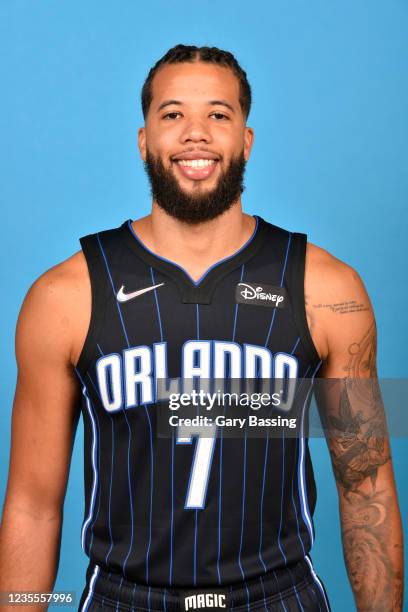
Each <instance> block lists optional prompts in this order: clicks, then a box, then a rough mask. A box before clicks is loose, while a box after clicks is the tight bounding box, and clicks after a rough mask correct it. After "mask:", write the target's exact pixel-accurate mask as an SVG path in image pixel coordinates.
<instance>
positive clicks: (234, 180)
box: [144, 151, 246, 224]
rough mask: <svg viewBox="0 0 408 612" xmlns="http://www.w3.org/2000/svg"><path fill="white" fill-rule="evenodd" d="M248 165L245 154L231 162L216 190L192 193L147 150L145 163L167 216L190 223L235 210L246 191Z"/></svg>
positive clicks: (157, 199) (155, 192) (155, 195)
mask: <svg viewBox="0 0 408 612" xmlns="http://www.w3.org/2000/svg"><path fill="white" fill-rule="evenodd" d="M217 163H219V162H217ZM245 165H246V162H245V158H244V153H243V151H242V152H241V153H240V155H238V156H237V157H235V158H232V159H231V162H230V163H229V165H228V168H227V169H226V170H225V172H223V173H222V174H221V175H220V177H219V179H218V181H217V184H216V185H215V187H214V188H213V189H211V190H210V191H203V192H202V193H197V194H190V193H187V192H186V191H184V190H183V189H182V188H181V187H180V185H179V183H178V181H177V179H176V177H175V176H174V174H173V172H172V171H171V170H168V169H167V168H165V167H164V164H163V162H162V160H161V159H160V158H159V157H155V156H154V155H152V154H151V153H150V152H149V151H147V154H146V161H145V163H144V166H145V170H146V172H147V175H148V177H149V182H150V187H151V193H152V196H153V199H154V200H155V201H156V202H157V204H158V205H159V206H160V208H162V209H163V210H164V211H165V212H166V213H168V214H169V215H171V216H172V217H174V218H176V219H178V220H179V221H185V222H186V223H190V224H197V223H202V222H203V221H210V220H211V219H215V217H218V216H219V215H221V214H222V213H223V212H225V211H226V210H228V209H229V208H231V206H232V205H233V204H234V202H236V201H237V200H238V198H239V197H240V195H241V193H242V192H243V191H244V188H245V187H244V183H243V181H244V172H245Z"/></svg>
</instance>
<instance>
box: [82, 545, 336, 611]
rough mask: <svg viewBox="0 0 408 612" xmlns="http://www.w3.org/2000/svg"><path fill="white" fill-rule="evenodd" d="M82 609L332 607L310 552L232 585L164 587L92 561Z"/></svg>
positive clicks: (171, 609) (178, 609) (212, 609)
mask: <svg viewBox="0 0 408 612" xmlns="http://www.w3.org/2000/svg"><path fill="white" fill-rule="evenodd" d="M78 609H79V610H80V611H81V612H96V611H98V610H102V609H106V610H116V611H119V610H126V611H128V612H132V611H133V612H139V611H143V612H145V611H146V612H147V611H151V612H156V611H159V612H185V611H187V612H189V611H190V610H193V611H197V612H210V611H211V612H218V611H219V612H221V611H222V610H235V612H238V611H239V612H245V611H248V612H252V611H253V610H266V611H267V612H275V611H276V612H278V610H279V611H280V612H295V611H296V612H298V611H299V610H300V611H304V612H312V611H313V612H318V611H320V612H327V611H328V610H330V605H329V601H328V598H327V595H326V592H325V589H324V587H323V584H322V582H321V580H320V579H319V578H318V577H317V575H316V573H315V571H314V569H313V566H312V563H311V561H310V559H309V558H308V557H306V558H305V560H303V561H300V562H299V563H297V564H295V565H293V566H286V567H285V568H283V569H277V570H276V571H272V572H268V573H266V574H262V576H259V577H258V578H254V579H251V580H247V581H246V582H241V583H237V584H234V585H231V586H229V587H228V586H223V587H218V586H217V587H214V588H211V587H205V588H202V589H201V588H199V587H198V588H197V587H196V588H193V589H190V588H182V589H179V588H158V587H153V586H152V587H148V586H144V585H139V584H135V583H133V582H128V581H126V580H125V579H124V578H123V577H121V576H120V575H118V574H112V573H109V572H105V571H103V570H102V569H101V568H100V567H99V566H98V565H94V564H92V563H91V564H90V565H89V566H88V570H87V573H86V586H85V589H84V591H83V593H82V597H81V601H80V604H79V608H78Z"/></svg>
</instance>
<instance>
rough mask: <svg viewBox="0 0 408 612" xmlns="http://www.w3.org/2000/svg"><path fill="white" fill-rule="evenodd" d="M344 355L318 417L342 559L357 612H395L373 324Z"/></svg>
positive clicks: (397, 576)
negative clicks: (381, 485)
mask: <svg viewBox="0 0 408 612" xmlns="http://www.w3.org/2000/svg"><path fill="white" fill-rule="evenodd" d="M348 353H349V356H348V361H347V363H346V364H345V366H344V370H345V373H346V375H345V377H344V378H342V379H340V380H339V381H336V382H335V385H334V387H336V391H335V393H334V394H331V397H330V399H329V400H328V402H327V406H325V412H324V413H323V415H322V418H323V422H324V426H325V428H326V434H327V436H328V444H329V448H330V451H331V457H332V462H333V469H334V473H335V476H336V481H337V484H338V488H339V496H340V503H341V508H342V538H343V548H344V553H345V559H346V563H347V568H348V573H349V577H350V582H351V585H352V587H353V591H354V594H355V597H356V601H357V604H358V610H361V611H363V610H364V611H366V610H367V611H368V610H369V611H370V612H373V611H377V610H378V611H380V610H381V612H387V611H391V610H392V611H394V610H396V611H399V610H401V609H402V592H403V587H402V584H403V583H402V572H401V571H400V568H399V567H398V563H397V564H395V562H393V557H394V558H395V557H398V555H395V553H396V552H397V551H396V550H395V547H397V548H398V547H402V544H401V542H400V540H399V539H398V537H396V536H395V531H394V532H393V529H392V527H393V517H395V512H394V510H395V508H394V507H393V505H394V504H395V499H394V498H393V496H392V495H391V494H390V493H389V492H388V491H386V490H385V491H383V490H378V486H377V477H378V470H379V468H380V467H381V466H383V465H385V464H386V463H387V462H389V461H390V452H389V445H388V440H387V436H388V434H387V426H386V421H385V416H384V409H383V404H382V398H381V392H380V388H379V383H378V379H377V372H376V328H375V322H373V323H372V325H371V326H370V327H369V329H368V330H367V332H366V333H365V334H364V336H363V337H362V338H361V340H360V341H359V342H356V343H353V344H351V345H350V346H349V347H348ZM333 398H334V401H333ZM393 546H394V552H392V550H391V549H392V548H393Z"/></svg>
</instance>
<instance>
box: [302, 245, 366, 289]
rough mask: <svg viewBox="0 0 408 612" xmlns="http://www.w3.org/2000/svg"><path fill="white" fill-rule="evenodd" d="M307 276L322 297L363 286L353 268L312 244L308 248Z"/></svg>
mask: <svg viewBox="0 0 408 612" xmlns="http://www.w3.org/2000/svg"><path fill="white" fill-rule="evenodd" d="M305 274H306V275H307V280H308V281H309V283H312V284H313V287H314V288H315V290H316V291H318V292H319V293H320V294H321V295H322V297H323V296H324V295H325V294H326V293H332V292H334V291H337V290H340V291H341V290H343V289H348V288H357V287H359V286H360V287H361V285H362V284H363V281H362V280H361V278H360V275H359V274H358V272H357V271H356V270H355V269H354V268H353V267H352V266H350V265H349V264H347V263H345V262H344V261H342V260H341V259H338V258H337V257H335V256H334V255H332V254H331V253H329V251H326V250H325V249H323V248H322V247H319V246H317V245H315V244H313V243H311V242H308V243H307V247H306V266H305Z"/></svg>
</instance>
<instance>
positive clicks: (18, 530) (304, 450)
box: [0, 45, 402, 612]
mask: <svg viewBox="0 0 408 612" xmlns="http://www.w3.org/2000/svg"><path fill="white" fill-rule="evenodd" d="M250 107H251V90H250V86H249V84H248V81H247V78H246V74H245V72H244V71H243V70H242V68H241V67H240V66H239V64H238V63H237V61H236V59H235V58H234V57H233V55H232V54H231V53H229V52H226V51H222V50H220V49H216V48H207V47H201V48H198V47H193V46H184V45H178V46H176V47H174V48H173V49H170V50H169V51H168V52H167V54H166V55H165V56H164V57H163V58H161V59H160V60H159V61H158V62H157V64H156V65H155V66H154V67H153V68H152V69H151V70H150V73H149V75H148V77H147V79H146V82H145V84H144V86H143V90H142V108H143V113H144V118H145V125H144V127H142V128H141V129H140V130H139V149H140V153H141V157H142V160H143V161H144V163H145V167H146V171H147V173H148V176H149V179H150V184H151V190H152V199H153V201H152V209H151V214H150V215H148V216H146V217H143V218H141V219H137V220H134V221H132V220H130V219H129V220H128V221H125V222H124V223H122V224H121V225H120V226H119V227H116V228H113V229H109V230H105V231H100V232H96V233H93V234H89V235H88V236H85V237H83V238H81V247H82V249H81V251H79V252H78V253H75V254H74V255H73V256H72V257H70V258H69V259H68V260H66V261H64V262H62V263H61V264H59V265H57V266H55V267H54V268H52V269H50V270H48V271H47V272H46V273H44V274H43V275H42V276H41V277H40V278H39V279H38V280H37V281H36V282H35V283H34V284H33V286H32V287H31V288H30V290H29V292H28V294H27V296H26V299H25V301H24V304H23V307H22V309H21V313H20V316H19V321H18V325H17V336H16V352H17V361H18V381H17V389H16V396H15V402H14V408H13V438H12V451H11V461H10V474H9V482H8V487H7V495H6V501H5V505H4V512H3V521H2V526H1V532H0V591H35V592H49V591H50V590H52V587H53V585H54V581H55V577H56V572H57V567H58V555H59V542H60V533H61V526H62V508H63V500H64V495H65V489H66V483H67V478H68V471H69V463H70V457H71V450H72V442H73V438H74V434H75V429H76V424H77V422H78V417H79V415H80V413H81V411H82V416H83V421H84V432H85V446H84V450H85V515H84V522H83V527H82V534H81V535H82V546H83V549H84V552H85V553H86V555H87V556H88V557H89V559H90V562H89V567H88V571H87V577H86V585H85V588H84V591H83V593H82V597H81V601H80V604H79V605H80V609H82V610H99V609H102V608H106V607H108V608H112V607H114V608H115V609H116V610H174V611H176V610H177V611H179V610H189V609H199V610H210V609H211V610H224V609H234V608H235V609H236V608H239V609H242V610H258V609H259V610H268V611H272V610H285V611H288V612H289V611H294V610H304V611H317V610H328V609H330V608H329V602H328V598H327V595H326V593H325V589H324V587H323V584H322V581H321V580H320V579H319V578H318V576H317V574H316V571H315V570H314V568H313V564H312V560H311V557H310V550H311V548H312V545H313V542H314V526H313V511H314V508H315V504H316V487H315V483H314V478H313V470H312V465H311V461H310V455H309V450H308V443H307V417H306V416H305V415H306V414H307V410H308V405H309V402H310V397H311V392H312V389H313V382H314V379H315V378H316V377H319V378H320V379H334V380H335V382H337V383H338V384H337V385H336V384H334V385H330V386H329V387H328V388H327V391H326V390H325V389H324V390H323V393H321V394H320V395H321V397H320V405H321V414H322V420H323V422H324V423H325V424H326V430H327V432H328V444H329V448H330V452H331V456H332V462H333V468H334V474H335V477H336V483H337V487H338V493H339V507H340V517H341V528H342V535H343V545H344V554H345V560H346V564H347V569H348V572H349V577H350V581H351V586H352V588H353V591H354V595H355V599H356V605H357V608H358V610H361V611H363V610H364V611H368V610H370V611H371V610H378V611H381V612H385V611H388V610H389V611H391V610H393V611H395V610H401V609H402V534H401V521H400V515H399V510H398V502H397V496H396V491H395V484H394V479H393V472H392V464H391V458H390V447H389V442H388V438H387V432H386V426H385V420H384V413H383V407H382V403H381V396H380V393H379V391H378V382H377V377H376V328H375V320H374V315H373V311H372V307H371V304H370V300H369V298H368V296H367V293H366V291H365V289H364V286H363V283H362V281H361V279H360V278H359V276H358V274H357V273H356V272H355V271H354V270H353V269H352V268H350V267H349V266H347V265H346V264H345V263H343V262H340V261H339V260H337V259H336V258H334V257H333V256H331V255H330V254H329V253H327V252H326V251H324V250H322V249H320V248H318V247H317V246H314V245H312V244H310V243H308V242H307V240H306V236H305V234H301V233H296V232H290V231H288V230H286V229H283V228H279V227H277V226H275V225H272V224H271V223H269V222H267V221H265V220H263V219H262V218H261V217H259V216H252V215H248V214H245V213H244V212H243V211H242V206H241V193H242V191H243V177H244V170H245V165H246V163H247V162H248V160H249V158H250V153H251V147H252V144H253V139H254V134H253V130H252V129H251V128H250V127H248V126H247V118H248V115H249V112H250ZM305 295H306V296H307V298H306V297H305ZM241 377H242V378H245V379H246V381H253V379H255V378H258V379H260V380H261V381H262V382H265V381H266V382H268V384H270V387H271V388H270V390H271V397H273V398H274V402H275V403H274V409H276V412H275V413H274V415H275V417H276V418H275V419H274V420H271V419H260V420H259V422H261V421H262V422H263V423H272V422H273V423H274V424H275V425H276V426H275V427H274V428H273V427H272V426H270V427H267V431H266V432H264V435H258V436H253V435H251V434H250V433H249V430H250V429H251V428H250V427H249V425H248V419H247V418H246V417H247V416H248V414H250V406H249V407H248V405H247V407H246V408H245V411H246V412H245V417H244V416H243V415H242V412H241V411H242V406H238V407H237V406H235V407H234V406H227V405H226V404H223V409H224V413H223V417H222V418H224V417H225V419H227V418H228V419H229V421H228V422H230V421H231V423H232V422H233V421H234V420H236V421H237V422H238V421H239V423H241V422H243V426H242V427H241V425H239V427H237V428H236V429H238V430H239V432H240V433H239V432H237V433H236V434H235V435H233V436H229V435H227V434H226V433H224V432H223V431H222V430H223V429H225V428H223V427H217V425H214V422H217V421H214V419H213V418H210V417H212V415H209V418H208V422H209V423H210V425H209V427H207V430H206V431H204V430H203V428H202V427H201V426H200V425H195V424H194V423H195V421H194V419H192V418H190V419H187V420H186V421H184V425H178V426H176V427H170V430H171V431H170V433H167V435H160V418H159V417H160V414H159V402H158V400H159V396H158V395H157V389H158V383H159V382H162V383H163V384H164V389H165V393H167V394H169V395H171V394H172V393H179V394H180V392H181V391H184V392H185V391H186V389H185V388H184V387H183V388H181V387H182V386H180V380H181V381H183V383H184V384H186V382H188V381H190V382H191V381H192V380H196V381H198V382H200V384H201V385H202V386H204V387H205V385H206V383H208V382H209V379H217V380H224V381H226V380H229V379H230V380H229V383H230V384H231V386H233V385H234V384H235V383H234V379H237V380H239V379H240V378H241ZM282 379H283V381H284V386H285V389H286V391H285V392H284V391H283V389H281V388H280V386H281V385H282ZM210 382H211V380H210ZM278 383H279V384H278ZM293 383H296V384H297V383H298V386H297V387H293ZM295 388H296V391H295V392H294V393H293V394H292V395H291V391H290V389H295ZM272 391H275V393H272ZM281 394H282V395H281ZM231 395H232V393H230V394H229V396H231ZM258 395H259V394H257V396H258ZM223 399H225V398H223ZM278 400H279V401H278ZM217 401H218V400H217ZM219 401H221V400H219ZM276 403H277V404H278V405H277V406H275V404H276ZM295 408H296V409H297V412H296V413H293V412H291V411H292V410H294V409H295ZM196 414H197V412H196V407H194V410H193V412H192V413H189V416H190V417H192V416H195V415H196ZM293 414H295V415H296V420H297V422H298V430H297V435H296V436H294V435H293V433H292V434H291V435H290V434H289V431H288V429H286V430H285V428H284V427H280V429H279V425H282V424H283V423H285V422H289V421H290V422H292V421H293V419H292V418H291V419H288V418H286V417H287V416H289V415H291V417H292V416H293ZM237 415H238V416H239V417H242V418H238V416H237ZM235 416H237V418H235ZM175 420H176V421H177V422H182V421H181V420H180V419H178V418H177V419H175ZM196 420H197V423H201V421H200V419H196ZM264 429H265V428H264ZM333 554H337V552H336V551H333ZM62 570H63V568H62ZM38 609H41V606H40V605H39V606H38Z"/></svg>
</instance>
